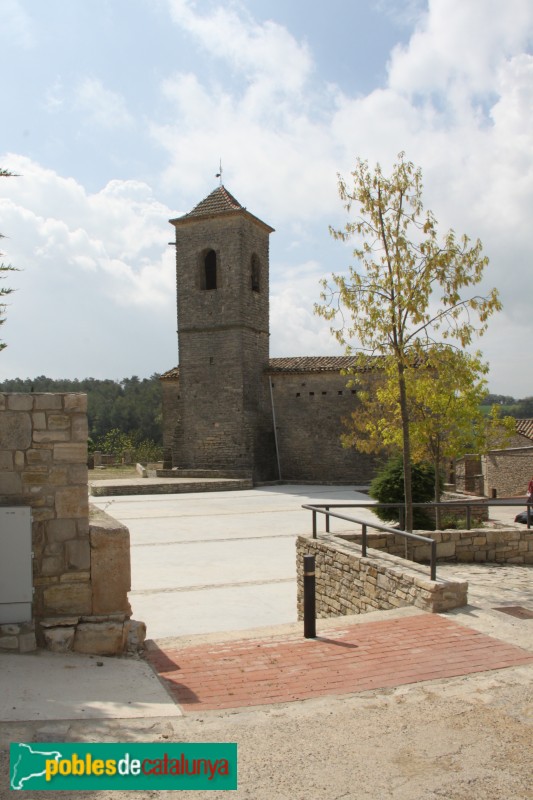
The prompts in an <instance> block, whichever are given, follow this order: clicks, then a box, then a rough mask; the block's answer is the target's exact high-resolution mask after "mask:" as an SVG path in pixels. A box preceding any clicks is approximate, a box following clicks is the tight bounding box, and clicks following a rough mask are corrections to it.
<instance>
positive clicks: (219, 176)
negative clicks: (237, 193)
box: [215, 159, 222, 186]
mask: <svg viewBox="0 0 533 800" xmlns="http://www.w3.org/2000/svg"><path fill="white" fill-rule="evenodd" d="M215 178H218V182H219V184H220V186H222V159H220V160H219V162H218V172H217V174H216V175H215Z"/></svg>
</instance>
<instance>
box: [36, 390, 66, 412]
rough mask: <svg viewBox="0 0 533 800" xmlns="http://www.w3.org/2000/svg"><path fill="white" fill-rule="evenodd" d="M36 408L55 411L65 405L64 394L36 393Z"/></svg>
mask: <svg viewBox="0 0 533 800" xmlns="http://www.w3.org/2000/svg"><path fill="white" fill-rule="evenodd" d="M33 407H34V409H35V410H36V411H37V410H39V409H42V410H44V411H55V410H57V409H61V408H62V407H63V400H62V395H60V394H52V393H50V394H44V393H43V394H36V395H34V406H33Z"/></svg>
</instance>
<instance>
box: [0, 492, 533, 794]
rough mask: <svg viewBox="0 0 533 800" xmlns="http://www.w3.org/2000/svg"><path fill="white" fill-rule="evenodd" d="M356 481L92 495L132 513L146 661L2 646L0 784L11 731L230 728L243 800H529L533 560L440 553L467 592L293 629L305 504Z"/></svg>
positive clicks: (5, 788) (22, 734)
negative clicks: (489, 561) (431, 604)
mask: <svg viewBox="0 0 533 800" xmlns="http://www.w3.org/2000/svg"><path fill="white" fill-rule="evenodd" d="M367 499H368V498H367V497H366V495H364V494H361V493H359V492H355V491H353V489H349V488H345V487H344V488H343V487H324V486H305V487H303V486H281V487H279V486H275V487H262V488H256V489H253V490H248V491H242V492H232V491H230V492H213V493H206V494H181V495H153V496H150V495H145V496H126V497H113V498H106V497H100V498H92V502H93V503H94V504H95V505H97V506H98V507H99V508H102V509H104V510H106V511H107V512H108V513H110V514H112V515H113V516H114V517H116V518H117V519H119V520H120V521H121V522H123V523H124V524H125V525H127V526H128V528H129V529H130V533H131V544H132V547H131V559H132V592H131V595H130V597H131V603H132V606H133V612H134V616H135V617H136V618H137V619H143V620H144V621H145V622H146V623H147V626H148V637H149V640H150V641H149V642H148V652H147V655H146V659H138V658H127V659H120V658H107V657H98V656H85V655H81V654H77V653H66V654H61V653H51V652H47V651H38V652H37V653H30V654H24V655H12V654H8V653H5V654H0V800H4V799H5V800H8V798H10V797H11V795H12V792H11V791H10V789H9V785H8V778H7V776H8V756H7V746H8V744H9V742H12V741H21V742H100V741H108V742H184V741H186V742H217V741H221V742H223V741H229V742H237V743H238V754H239V755H238V763H239V767H238V775H239V788H238V790H237V791H236V792H235V796H236V797H237V798H242V800H304V799H305V800H307V798H312V799H313V800H315V799H317V798H320V800H356V798H357V800H376V798H380V799H381V798H392V799H393V800H442V799H443V798H446V800H472V798H483V799H484V800H531V798H532V797H533V795H532V793H531V742H532V727H531V726H532V721H533V713H532V709H533V688H532V687H533V680H532V673H533V619H532V618H529V617H528V616H527V613H526V614H525V615H524V614H522V615H520V614H519V615H518V616H517V615H516V613H515V612H516V611H519V610H520V609H522V611H525V612H527V611H531V612H533V587H532V581H531V578H532V572H533V567H522V566H512V565H508V566H498V565H479V564H472V565H464V564H460V565H456V564H448V565H439V567H438V574H440V576H441V577H452V576H455V577H458V578H460V579H462V580H464V579H466V580H468V581H469V602H468V605H467V606H465V607H464V608H460V609H455V610H454V611H452V612H449V613H447V614H444V615H440V614H439V615H436V614H428V613H425V612H423V611H420V610H419V609H415V608H401V609H394V610H390V611H376V612H370V613H368V614H362V615H358V616H352V617H341V618H337V619H329V620H318V621H317V634H318V635H317V638H316V639H312V640H305V639H304V638H303V636H302V633H303V630H302V623H301V622H295V616H296V612H295V608H296V588H295V546H294V540H295V538H296V536H297V535H298V534H300V533H309V532H310V530H311V515H310V512H309V511H305V510H302V508H301V505H302V504H303V503H308V502H314V503H328V502H329V503H343V502H354V501H357V500H362V501H363V502H365V501H366V500H367ZM358 513H361V514H365V515H368V517H367V518H369V519H370V518H371V516H372V514H371V511H370V510H367V511H364V512H363V511H361V512H358ZM498 513H499V518H500V520H501V521H502V522H505V521H507V520H506V517H507V518H509V517H510V516H511V514H512V515H514V513H515V511H513V510H508V509H507V510H504V509H503V508H502V509H500V511H499V512H498ZM492 516H493V514H492V512H491V517H492ZM333 525H334V530H335V529H336V526H339V528H340V526H345V523H341V522H337V523H333ZM506 612H511V613H506ZM150 664H151V666H152V667H153V669H152V668H151V666H150ZM49 794H50V800H68V799H69V797H72V798H73V797H74V796H77V793H69V792H49ZM60 795H61V796H60ZM225 795H226V793H224V794H223V793H222V792H219V791H213V792H212V791H210V792H187V791H185V792H183V793H182V795H181V796H183V797H184V798H185V797H189V796H190V797H191V800H193V798H194V800H198V799H199V798H200V797H206V798H209V800H217V798H220V800H222V798H223V797H225ZM172 796H174V792H173V793H172ZM84 797H85V798H86V800H130V798H131V793H129V794H128V792H124V791H120V790H119V791H112V792H89V793H87V792H84ZM146 797H150V798H152V797H153V798H154V800H155V797H157V798H162V799H163V800H165V798H168V800H170V797H171V793H170V792H155V791H154V792H147V793H146Z"/></svg>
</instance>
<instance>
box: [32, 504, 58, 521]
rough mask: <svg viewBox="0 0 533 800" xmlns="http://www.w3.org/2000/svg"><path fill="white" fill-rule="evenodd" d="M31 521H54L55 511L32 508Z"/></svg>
mask: <svg viewBox="0 0 533 800" xmlns="http://www.w3.org/2000/svg"><path fill="white" fill-rule="evenodd" d="M32 516H33V521H34V522H48V520H51V519H54V517H55V511H54V510H53V508H35V507H34V508H33V514H32Z"/></svg>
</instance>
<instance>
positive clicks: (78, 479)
mask: <svg viewBox="0 0 533 800" xmlns="http://www.w3.org/2000/svg"><path fill="white" fill-rule="evenodd" d="M88 481H89V470H88V468H87V464H69V466H68V467H67V483H68V485H69V486H74V485H77V484H83V486H87V483H88Z"/></svg>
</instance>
